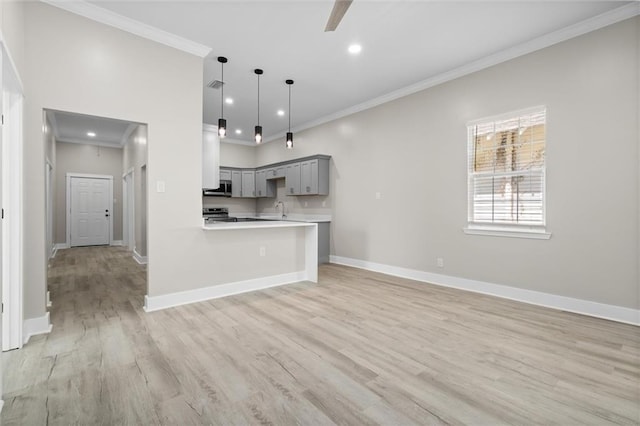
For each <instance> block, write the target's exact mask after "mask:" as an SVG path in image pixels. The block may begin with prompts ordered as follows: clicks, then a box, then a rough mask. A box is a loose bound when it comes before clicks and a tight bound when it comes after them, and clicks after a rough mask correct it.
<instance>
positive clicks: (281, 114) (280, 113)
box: [278, 109, 284, 117]
mask: <svg viewBox="0 0 640 426" xmlns="http://www.w3.org/2000/svg"><path fill="white" fill-rule="evenodd" d="M278 116H279V117H284V110H283V109H279V110H278Z"/></svg>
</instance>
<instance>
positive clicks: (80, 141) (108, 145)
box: [56, 138, 123, 149]
mask: <svg viewBox="0 0 640 426" xmlns="http://www.w3.org/2000/svg"><path fill="white" fill-rule="evenodd" d="M56 142H64V143H73V144H76V145H78V144H79V145H93V146H101V147H103V148H113V149H122V148H123V146H122V145H120V143H119V142H118V143H117V144H114V143H111V142H104V141H100V140H86V139H76V138H56Z"/></svg>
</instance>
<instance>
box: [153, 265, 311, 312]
mask: <svg viewBox="0 0 640 426" xmlns="http://www.w3.org/2000/svg"><path fill="white" fill-rule="evenodd" d="M306 280H307V276H306V274H305V272H304V271H300V272H292V273H289V274H282V275H272V276H270V277H265V278H256V279H252V280H246V281H237V282H234V283H228V284H220V285H214V286H210V287H204V288H197V289H194V290H187V291H181V292H177V293H170V294H164V295H162V296H153V297H149V296H145V297H144V310H145V311H146V312H153V311H158V310H160V309H166V308H171V307H174V306H180V305H187V304H189V303H196V302H203V301H205V300H210V299H218V298H220V297H226V296H232V295H234V294H240V293H247V292H250V291H256V290H262V289H265V288H269V287H277V286H281V285H285V284H292V283H297V282H300V281H306Z"/></svg>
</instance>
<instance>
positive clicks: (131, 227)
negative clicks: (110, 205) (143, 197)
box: [122, 169, 136, 252]
mask: <svg viewBox="0 0 640 426" xmlns="http://www.w3.org/2000/svg"><path fill="white" fill-rule="evenodd" d="M134 176H135V174H134V170H133V169H129V171H127V173H125V175H124V176H123V177H122V234H123V235H122V243H123V245H124V246H125V247H127V249H128V250H129V251H130V252H133V249H134V248H135V242H136V228H135V226H136V221H135V199H136V198H135V182H134V179H135V178H134Z"/></svg>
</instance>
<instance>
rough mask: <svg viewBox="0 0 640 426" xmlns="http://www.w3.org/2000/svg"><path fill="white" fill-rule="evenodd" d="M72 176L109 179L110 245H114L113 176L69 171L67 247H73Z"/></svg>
mask: <svg viewBox="0 0 640 426" xmlns="http://www.w3.org/2000/svg"><path fill="white" fill-rule="evenodd" d="M72 178H87V179H107V180H108V181H109V213H110V214H109V245H113V176H110V175H94V174H88V173H73V172H69V173H67V195H66V199H67V210H66V215H65V216H66V217H67V220H66V222H67V232H65V236H66V239H67V241H66V242H65V246H66V247H71V179H72Z"/></svg>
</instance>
